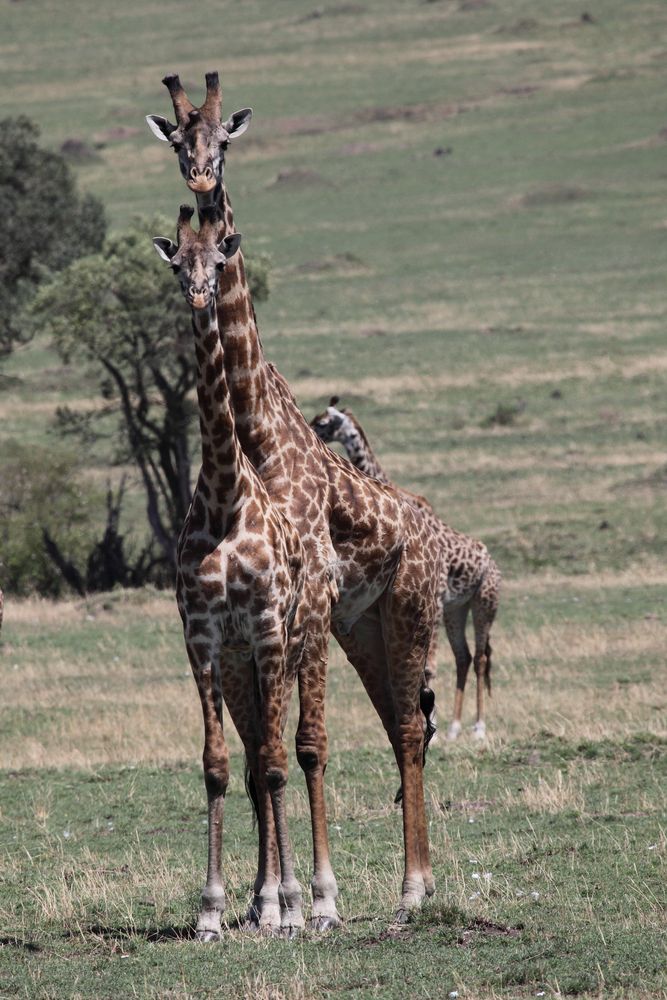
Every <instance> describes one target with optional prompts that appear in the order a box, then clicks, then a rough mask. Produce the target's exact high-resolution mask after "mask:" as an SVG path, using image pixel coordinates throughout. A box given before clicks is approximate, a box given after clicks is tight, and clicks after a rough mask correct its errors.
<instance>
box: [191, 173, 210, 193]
mask: <svg viewBox="0 0 667 1000" xmlns="http://www.w3.org/2000/svg"><path fill="white" fill-rule="evenodd" d="M187 185H188V187H189V188H190V190H191V191H194V192H195V193H198V194H207V193H208V192H209V191H212V190H213V188H214V187H215V176H214V174H213V171H212V170H211V168H210V167H205V168H204V170H198V169H197V168H196V167H192V169H191V170H190V173H189V174H188V177H187Z"/></svg>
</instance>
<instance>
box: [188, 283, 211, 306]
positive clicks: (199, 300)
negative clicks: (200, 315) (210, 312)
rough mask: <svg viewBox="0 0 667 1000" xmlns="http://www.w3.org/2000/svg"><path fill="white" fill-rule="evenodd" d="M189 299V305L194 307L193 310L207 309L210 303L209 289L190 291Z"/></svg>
mask: <svg viewBox="0 0 667 1000" xmlns="http://www.w3.org/2000/svg"><path fill="white" fill-rule="evenodd" d="M187 299H188V304H189V305H190V306H192V308H193V309H206V307H207V306H208V303H209V292H208V288H190V289H188V295H187Z"/></svg>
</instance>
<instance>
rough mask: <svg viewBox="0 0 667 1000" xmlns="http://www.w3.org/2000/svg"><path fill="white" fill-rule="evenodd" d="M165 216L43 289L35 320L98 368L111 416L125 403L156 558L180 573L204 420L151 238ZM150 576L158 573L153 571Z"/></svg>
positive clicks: (74, 357) (171, 283) (73, 356)
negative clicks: (195, 445)
mask: <svg viewBox="0 0 667 1000" xmlns="http://www.w3.org/2000/svg"><path fill="white" fill-rule="evenodd" d="M170 228H171V226H170V225H169V223H167V222H165V221H164V220H161V219H154V220H147V219H143V220H141V219H139V220H137V221H136V222H135V223H134V225H133V226H132V227H131V228H130V229H129V230H128V231H126V232H124V233H121V234H119V235H115V236H112V237H110V238H109V239H108V240H107V241H106V243H105V245H104V249H103V252H102V253H101V254H95V255H92V256H89V257H85V258H81V259H80V260H76V261H74V262H73V263H72V264H70V266H69V267H67V268H66V269H64V270H63V271H61V272H60V273H59V274H57V275H55V276H54V277H53V280H52V281H51V282H50V283H49V284H48V285H45V286H43V287H42V288H41V289H40V290H39V292H38V293H37V295H36V297H35V299H34V302H33V303H32V306H31V308H30V310H29V313H28V315H29V322H30V324H31V326H33V327H39V328H40V329H42V330H44V331H45V332H46V333H48V334H51V335H52V337H53V339H54V342H55V345H56V347H57V349H58V351H59V353H60V354H61V356H62V357H63V359H65V360H66V361H68V362H70V363H85V364H86V365H87V366H88V367H91V366H92V369H93V371H94V372H95V374H96V376H97V378H98V385H99V390H100V394H101V396H102V397H103V398H104V400H105V414H107V415H108V412H109V406H110V405H111V406H112V407H114V408H115V413H116V414H117V418H118V422H117V425H116V440H117V446H118V447H117V456H116V457H117V459H118V461H121V462H127V461H130V462H132V463H134V464H135V465H136V467H137V469H138V471H139V474H140V479H141V484H142V487H143V490H144V494H145V499H146V514H147V518H148V523H149V526H150V531H151V535H152V538H153V540H154V543H155V545H156V547H157V553H156V556H155V559H153V560H150V559H144V562H143V564H144V565H145V566H146V567H147V568H148V567H150V572H151V573H152V575H153V579H155V578H156V576H157V579H158V582H160V573H162V574H163V576H162V582H164V580H165V578H167V577H168V578H170V579H173V571H174V568H175V565H176V540H177V538H178V535H179V533H180V529H181V526H182V524H183V520H184V518H185V515H186V513H187V510H188V507H189V504H190V500H191V442H192V436H193V435H192V433H191V432H192V430H193V428H194V424H195V421H196V417H197V407H196V402H195V400H194V396H193V390H194V388H195V385H196V369H195V362H194V351H193V348H192V343H191V336H192V334H191V324H190V313H189V310H188V309H187V308H186V305H185V302H184V300H183V295H182V293H181V290H180V287H179V284H178V282H177V281H176V280H175V279H174V276H173V275H172V274H171V273H170V272H169V270H168V269H166V268H164V267H163V266H161V264H160V261H159V259H158V257H157V255H156V254H155V251H154V249H153V246H152V242H151V236H154V235H155V234H156V233H161V232H169V230H170ZM250 274H251V275H252V278H251V281H252V284H251V288H252V287H253V286H254V289H255V292H256V293H259V294H256V295H255V298H256V300H257V298H259V299H261V298H265V297H266V295H267V294H268V284H267V280H266V275H267V263H266V260H265V259H262V258H260V259H257V258H256V259H255V260H254V261H252V262H251V268H250ZM60 423H61V426H65V425H67V427H68V429H69V430H72V429H73V430H74V431H75V432H78V433H81V434H84V433H86V431H87V430H88V428H89V426H90V417H89V416H86V417H85V418H80V417H78V415H76V414H72V413H70V412H68V411H64V412H62V413H61V416H60ZM147 572H148V569H147Z"/></svg>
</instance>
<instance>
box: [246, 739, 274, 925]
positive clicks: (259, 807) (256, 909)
mask: <svg viewBox="0 0 667 1000" xmlns="http://www.w3.org/2000/svg"><path fill="white" fill-rule="evenodd" d="M254 735H255V734H253V738H254ZM248 769H249V774H248V779H247V788H248V794H249V796H250V799H251V801H252V804H253V809H254V811H255V815H256V818H257V828H258V833H259V853H258V860H257V875H256V876H255V883H254V886H253V898H252V902H251V903H250V906H249V908H248V912H247V914H246V917H245V921H244V925H245V927H246V928H247V929H248V930H256V931H261V932H262V933H277V932H278V931H279V930H280V926H281V914H280V892H279V890H280V858H279V855H278V845H277V841H276V833H275V826H274V823H273V813H272V805H271V798H270V795H269V792H268V789H267V787H266V782H265V781H263V780H262V775H261V771H260V768H259V761H258V758H257V755H256V754H255V755H254V759H253V763H252V765H251V764H250V759H249V755H248Z"/></svg>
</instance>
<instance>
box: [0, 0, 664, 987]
mask: <svg viewBox="0 0 667 1000" xmlns="http://www.w3.org/2000/svg"><path fill="white" fill-rule="evenodd" d="M315 6H316V5H315V4H312V5H311V4H305V3H301V2H297V0H281V3H280V4H277V3H273V4H269V3H267V2H262V0H244V3H242V4H241V3H238V2H232V0H227V2H223V3H220V2H218V3H213V2H212V0H202V2H201V3H199V4H197V5H196V7H192V8H187V9H186V8H184V5H183V4H182V3H176V2H172V0H166V2H162V3H160V4H159V5H155V4H153V5H151V4H147V3H142V2H135V3H129V2H128V0H116V2H115V3H114V4H113V5H107V6H101V5H98V4H84V3H81V2H76V3H68V4H66V5H63V4H56V3H53V2H43V3H41V4H39V5H35V4H30V3H9V2H7V3H6V4H5V8H6V9H5V10H4V22H3V29H4V30H3V38H2V42H0V53H1V55H2V70H1V71H0V79H1V81H2V84H3V87H4V93H5V94H7V95H8V97H10V98H11V100H10V101H8V102H7V108H8V109H9V110H11V113H19V112H21V113H26V114H28V115H30V116H31V117H33V118H34V119H35V120H36V121H37V122H38V123H39V124H40V126H41V127H42V130H43V138H44V141H45V142H46V143H47V144H48V145H50V146H52V147H54V148H59V147H60V145H61V144H62V143H63V141H64V140H66V139H67V138H76V139H80V140H82V141H84V142H86V143H87V144H88V145H90V146H91V147H96V149H97V154H98V156H97V159H95V160H94V161H91V162H90V163H89V164H84V165H81V166H80V167H78V168H77V172H78V176H79V181H80V184H81V186H82V187H83V188H84V189H87V190H91V191H93V192H95V193H96V194H98V195H100V196H101V197H102V198H103V200H104V202H105V204H106V206H107V211H108V214H109V219H110V222H111V225H112V227H114V228H116V229H118V228H121V227H122V226H123V225H124V224H125V223H126V222H127V221H128V219H129V218H130V217H131V216H132V215H133V214H135V213H137V212H140V213H144V214H149V213H150V214H154V213H155V212H161V213H163V214H164V215H166V217H167V218H168V219H174V220H175V217H176V211H177V206H178V205H179V203H180V202H181V201H182V200H183V195H184V194H185V189H184V188H183V185H182V180H181V178H180V175H179V173H178V170H177V169H176V163H175V160H174V157H173V155H172V154H170V152H169V150H168V149H167V148H166V147H165V146H164V145H161V144H159V143H157V142H156V141H155V140H154V139H153V137H152V136H151V135H150V133H149V132H148V130H147V128H146V127H145V125H144V122H143V116H144V115H145V114H146V113H148V112H156V113H161V114H167V113H168V112H169V100H168V95H167V93H166V90H165V89H164V88H163V87H162V86H161V84H160V82H159V81H160V78H161V77H162V76H163V74H164V73H165V72H167V71H170V70H178V71H179V72H180V73H181V76H182V78H183V80H184V82H185V84H186V86H187V87H188V89H189V91H190V96H191V97H192V98H193V99H194V100H198V99H199V97H200V95H201V94H202V90H203V74H204V72H205V71H206V70H207V69H211V68H216V67H217V68H219V69H220V71H221V77H222V83H223V89H224V103H225V109H226V110H228V111H232V110H234V109H236V108H238V107H243V106H246V105H252V106H253V108H254V110H255V117H254V119H253V123H252V126H251V130H250V131H249V132H248V134H247V135H245V136H243V138H242V139H240V140H239V142H238V144H236V145H235V146H234V147H233V149H232V150H231V151H230V153H229V157H228V164H227V169H226V177H227V181H228V187H229V191H230V195H231V198H232V202H233V204H234V208H235V213H236V221H237V224H238V227H239V229H240V230H241V231H242V232H243V233H244V237H245V238H246V240H247V244H248V245H249V246H250V247H251V248H252V247H256V248H257V249H260V250H262V251H268V252H269V253H271V254H272V257H273V262H274V265H273V272H272V277H273V289H272V293H271V297H270V299H269V301H268V302H267V303H266V304H264V305H263V306H262V307H261V312H260V325H261V330H262V337H263V342H264V344H265V348H266V352H267V355H268V356H269V357H270V359H271V360H272V361H274V362H275V363H276V364H277V365H278V367H279V368H280V370H281V371H282V372H283V374H284V375H285V376H286V377H287V378H288V380H289V381H290V384H291V385H292V387H293V389H294V391H295V393H296V395H297V398H298V400H299V402H300V404H301V406H302V408H303V411H304V413H305V414H306V415H307V416H308V417H309V418H310V416H311V415H312V414H313V413H314V412H315V410H316V409H321V406H322V403H323V402H324V400H326V399H327V398H328V397H329V396H330V395H331V394H332V393H334V392H335V393H338V394H340V396H341V399H342V401H343V403H344V404H346V405H349V406H350V407H351V408H352V409H353V410H354V411H355V412H356V413H357V415H358V416H359V417H360V418H361V420H362V423H363V425H364V427H365V428H366V430H367V432H368V435H369V437H370V440H371V442H372V443H373V445H374V446H375V448H376V450H377V452H378V454H379V456H380V457H381V458H382V460H383V461H384V464H385V465H386V468H387V470H388V471H389V472H390V473H391V474H392V475H393V476H394V477H395V478H396V480H397V481H399V482H401V483H403V484H404V485H406V486H407V487H409V488H412V489H416V490H418V491H419V492H422V493H425V494H427V495H428V496H429V497H430V498H431V499H432V500H433V502H434V503H435V504H436V507H437V508H438V510H439V511H440V512H441V513H442V514H443V516H444V517H445V518H446V520H448V521H449V522H450V523H451V524H453V525H455V526H456V527H457V528H460V529H462V530H465V531H469V532H471V533H473V534H475V535H477V536H479V537H482V538H483V539H484V540H485V541H486V542H487V544H488V546H489V548H490V549H491V551H492V553H493V554H494V556H495V557H496V559H497V561H498V562H499V564H500V566H501V569H502V571H503V575H504V577H505V580H506V586H505V591H504V595H503V601H502V609H501V615H500V618H499V621H498V624H497V626H496V627H495V628H494V643H493V644H494V650H495V651H496V666H495V667H494V680H495V687H494V697H493V701H492V704H491V707H490V714H489V732H490V739H489V743H488V745H487V747H486V748H485V749H484V750H479V749H476V748H473V747H471V746H470V744H469V743H468V742H467V741H464V742H463V743H462V744H461V746H455V747H453V748H452V747H450V746H446V747H445V746H444V745H443V744H442V743H441V744H436V746H435V748H434V750H433V754H432V758H431V761H430V763H429V768H428V807H429V817H430V822H431V839H432V843H433V852H434V863H435V870H436V877H437V880H438V894H437V896H436V897H435V899H434V900H433V901H432V902H431V904H430V905H429V906H428V907H426V908H425V909H424V911H423V914H422V915H421V916H420V917H419V919H418V920H417V921H416V922H414V923H413V924H411V925H410V926H409V927H408V928H407V929H406V930H405V931H402V932H396V933H395V932H394V931H393V930H391V929H390V918H391V913H392V909H393V907H394V906H395V904H396V899H397V893H398V887H399V882H400V872H399V870H398V867H397V866H398V864H399V862H398V861H397V860H396V859H397V858H400V816H399V814H398V812H397V811H396V810H395V809H394V808H393V807H391V805H390V802H391V799H392V797H393V793H394V791H395V783H396V779H395V773H394V770H393V766H392V765H391V762H390V756H389V752H388V750H387V749H386V745H385V739H384V735H383V733H382V732H381V731H380V728H379V727H378V725H377V724H376V722H375V720H374V718H373V716H372V713H371V709H370V707H369V705H368V703H367V700H366V698H365V696H364V695H363V693H362V691H361V689H360V685H359V683H358V681H357V679H356V677H355V676H354V675H353V673H352V672H351V671H350V670H349V669H347V668H346V667H345V666H344V664H343V662H342V658H341V655H340V652H339V651H337V650H335V649H332V667H331V675H330V683H329V695H328V705H329V708H328V712H329V730H330V739H331V751H332V759H331V764H330V768H329V771H328V775H327V776H328V791H329V797H330V814H331V822H332V843H333V852H334V860H335V867H336V872H337V876H338V879H339V883H340V886H341V890H342V902H341V906H342V910H343V912H344V914H345V916H346V926H345V928H344V930H342V931H341V932H339V933H336V934H332V935H330V936H329V937H326V938H324V939H322V940H314V939H312V938H310V937H308V936H306V937H304V938H303V939H299V940H297V941H295V942H285V941H266V940H257V939H254V938H251V937H249V936H247V935H243V934H241V933H239V932H238V931H234V930H233V931H230V933H229V935H228V936H227V937H226V938H225V940H224V941H223V942H222V944H221V945H220V946H219V947H216V948H211V949H207V950H206V951H205V952H203V951H202V950H201V949H200V948H198V947H197V946H196V945H195V943H194V942H192V941H190V940H188V939H187V934H185V933H182V932H183V929H185V928H188V927H189V926H190V923H191V921H192V918H193V915H194V913H195V910H196V902H197V895H198V892H199V888H200V885H201V882H202V879H203V865H204V827H203V824H202V819H203V815H204V814H203V808H204V791H203V787H202V782H201V779H200V775H199V771H198V767H197V765H196V761H197V759H198V757H199V754H200V749H201V748H200V728H201V722H200V719H199V708H198V703H197V699H196V695H195V692H194V686H193V685H192V682H191V680H190V679H189V677H188V672H187V667H186V663H185V657H184V654H183V650H182V640H181V637H180V627H179V624H178V620H177V616H176V614H175V611H174V608H173V605H172V603H171V600H170V598H168V597H166V596H162V597H160V596H159V595H155V594H152V593H151V592H145V593H142V594H140V595H137V594H134V595H132V594H122V593H120V594H115V595H110V596H109V597H104V598H100V599H99V600H97V601H88V602H63V603H61V604H60V605H57V606H50V605H44V604H41V603H40V602H27V603H25V604H22V605H19V606H12V605H10V607H9V608H8V610H7V621H6V626H5V631H4V633H3V636H4V639H3V642H4V645H2V646H0V654H1V655H0V674H1V680H2V690H3V704H2V705H1V706H0V734H1V736H0V754H1V756H0V764H1V765H2V767H3V771H2V772H1V777H0V780H1V782H2V786H3V788H2V791H3V795H2V803H3V804H2V813H0V838H1V841H0V863H1V864H2V866H3V871H2V881H1V883H0V923H1V926H0V939H1V942H2V943H1V944H0V995H3V996H4V995H7V996H14V995H19V996H26V997H28V996H29V997H33V996H39V997H65V996H67V997H70V996H72V997H73V996H82V997H84V996H85V997H88V996H95V997H107V996H108V997H111V996H114V997H115V996H124V995H128V996H132V995H138V996H179V997H180V996H183V997H185V996H187V997H190V996H197V995H202V996H206V995H211V996H213V995H215V996H230V997H236V996H247V997H266V998H269V997H271V998H275V1000H278V998H280V997H295V998H298V997H308V998H310V997H319V996H328V995H345V994H346V993H347V994H348V995H353V996H360V997H365V996H368V997H370V996H378V997H394V996H395V997H406V996H410V997H412V996H429V997H430V996H438V997H439V996H443V997H446V996H448V994H449V993H450V992H452V991H453V990H458V991H459V995H460V996H461V997H471V998H472V997H474V998H482V997H493V996H503V997H516V996H534V995H536V994H538V993H540V992H542V991H544V992H545V995H547V996H550V995H565V994H569V995H578V996H591V997H592V996H605V997H607V996H609V997H621V996H624V997H626V996H627V997H644V996H655V997H658V996H665V995H666V994H667V983H666V982H665V979H664V973H663V972H661V969H662V968H663V967H664V965H665V962H664V958H665V955H664V923H665V920H664V917H665V914H664V891H662V885H664V882H663V883H661V882H660V881H659V878H660V875H661V866H664V858H665V835H664V813H665V791H664V789H665V781H664V779H665V774H664V743H663V742H661V740H662V739H664V735H665V731H666V726H665V708H666V703H665V696H664V682H663V680H662V677H661V673H660V670H661V667H662V664H663V663H664V649H665V640H666V639H667V636H666V635H665V630H666V627H667V625H666V620H665V612H664V608H665V599H666V598H667V576H666V575H665V571H664V565H665V556H666V555H667V515H666V514H665V502H664V501H665V488H666V485H667V465H666V460H665V451H664V439H665V407H664V379H665V372H666V371H667V351H666V349H665V339H664V330H665V326H666V324H667V305H666V302H667V300H666V298H665V291H664V289H665V284H664V277H665V273H666V270H667V268H666V264H667V260H666V246H667V243H666V239H667V237H666V232H667V212H665V208H664V204H665V199H664V191H665V182H666V178H667V170H666V168H665V136H664V134H663V129H664V127H665V124H666V121H665V115H664V66H665V59H666V58H667V55H666V50H665V46H664V37H665V27H666V26H667V8H665V7H664V5H662V4H659V3H657V2H649V0H639V2H635V3H633V4H632V5H628V4H627V3H622V2H621V0H606V2H604V3H602V2H601V0H593V2H592V3H587V4H586V5H585V7H584V6H582V4H579V3H574V2H573V0H563V2H561V3H559V4H555V5H554V4H547V3H546V2H543V0H538V2H537V3H536V2H532V3H528V2H527V0H510V2H508V3H504V4H500V3H486V4H485V3H470V2H467V3H466V2H454V0H435V2H430V3H429V2H426V3H419V2H416V0H414V2H412V0H411V2H410V3H407V4H406V3H404V2H399V0H362V2H360V3H358V4H335V3H333V2H331V3H325V4H323V5H319V4H318V5H317V9H318V11H319V15H320V16H311V15H312V13H313V11H314V10H315ZM584 9H585V11H586V12H587V13H588V14H589V15H590V20H588V21H586V20H582V14H583V13H584ZM591 22H592V23H591ZM35 66H38V67H39V70H38V71H35V69H34V67H35ZM436 150H440V151H441V152H440V154H439V155H436ZM299 171H300V172H301V173H298V172H299ZM290 172H291V173H290ZM304 172H308V173H306V174H304ZM281 173H282V175H283V179H282V180H280V179H279V175H280V174H281ZM165 235H167V233H165ZM3 375H5V376H9V378H3V379H0V454H1V449H2V442H3V440H5V439H7V438H9V437H18V438H19V439H21V440H23V441H25V442H27V443H34V444H45V443H46V444H49V445H53V443H54V441H55V438H54V434H53V416H54V413H55V409H56V407H57V406H59V405H63V404H67V405H69V406H71V407H73V408H76V407H84V406H86V405H87V404H88V402H89V400H90V399H91V397H93V396H94V381H93V380H92V379H91V376H90V373H86V372H82V371H81V370H80V369H79V368H77V367H76V366H75V365H72V366H63V365H62V364H61V362H60V361H59V360H58V358H57V356H56V355H55V354H54V352H53V351H52V349H51V348H50V346H49V345H48V344H47V343H45V342H43V341H42V340H39V339H38V340H37V341H36V342H35V343H33V344H31V345H29V346H28V347H25V348H22V349H20V350H19V351H17V352H16V354H15V355H14V356H13V357H12V358H11V359H9V361H8V362H7V363H6V364H4V365H3ZM112 451H113V449H112V445H111V443H110V442H109V441H108V440H106V439H101V440H100V441H99V442H98V443H97V444H96V445H95V447H94V448H93V449H92V450H90V452H89V453H88V454H87V455H86V462H87V464H88V474H89V475H90V477H91V479H93V480H94V481H95V482H96V483H98V484H99V483H103V482H104V481H105V479H106V477H107V475H109V474H111V475H112V476H113V477H116V476H119V475H120V472H121V470H120V469H117V468H112V469H111V470H110V469H109V462H110V460H111V455H112ZM0 461H1V459H0ZM142 506H143V504H142V500H141V495H140V492H139V490H138V486H137V484H135V488H134V490H133V491H130V494H129V496H128V505H127V511H126V523H125V527H126V529H127V530H128V531H129V532H130V533H132V531H133V530H135V529H133V525H136V524H141V523H143V510H142ZM439 671H440V673H439V678H438V682H437V685H438V688H437V692H438V702H439V706H440V707H439V712H440V720H441V722H442V723H445V722H446V721H447V716H448V711H449V707H450V704H451V690H452V687H453V675H452V669H451V665H450V662H449V655H448V653H447V652H446V650H445V645H444V642H443V644H442V647H441V651H440V667H439ZM473 700H474V697H473V696H472V695H471V694H469V695H468V702H472V701H473ZM467 707H468V713H470V711H471V707H470V705H468V706H467ZM291 732H293V724H292V729H291V730H290V733H291ZM290 739H291V736H290ZM230 743H231V746H232V749H233V752H234V766H235V771H234V780H233V784H232V788H231V792H230V797H229V809H228V816H227V819H226V858H227V870H228V873H229V888H230V914H231V918H232V919H233V918H234V917H235V916H237V915H238V913H239V912H240V911H242V909H243V906H244V905H245V902H246V899H247V892H248V886H249V884H250V882H251V879H252V866H253V852H254V843H255V837H254V834H253V832H252V830H251V827H250V816H249V811H248V807H247V804H246V802H245V798H244V796H243V793H242V786H241V781H240V771H241V761H240V755H239V754H240V748H239V745H238V740H236V738H235V737H234V735H233V734H231V733H230ZM448 802H449V803H450V806H449V807H448V806H447V803H448ZM290 809H291V832H292V835H293V839H294V842H295V846H296V850H297V858H298V864H299V875H300V878H301V880H302V883H303V885H304V886H306V885H307V881H308V877H309V853H310V848H309V844H308V834H307V829H308V823H307V818H306V810H305V792H304V787H303V782H302V780H301V777H300V775H299V773H298V768H297V767H296V765H295V763H294V761H292V762H291V781H290ZM443 810H444V811H443ZM471 819H472V820H474V822H469V820H471ZM66 832H67V833H68V836H65V833H66ZM654 845H655V846H654ZM472 858H474V859H475V861H476V863H477V867H476V868H473V866H472V865H471V864H470V859H472ZM473 870H476V871H478V872H479V873H480V874H482V875H483V873H484V872H490V873H491V875H492V878H491V880H489V881H488V883H487V881H486V880H483V879H480V880H473V879H472V871H473ZM662 877H663V879H664V873H663V875H662ZM478 882H479V885H478V884H477V883H478ZM477 891H479V892H480V895H479V896H474V898H472V899H471V898H470V897H471V896H473V895H474V893H475V892H477ZM517 892H522V893H523V894H524V895H517ZM533 892H537V893H539V896H538V898H537V899H534V898H533V897H532V895H531V893H533ZM169 928H175V929H176V931H174V932H172V931H170V930H169ZM661 934H662V937H661Z"/></svg>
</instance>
